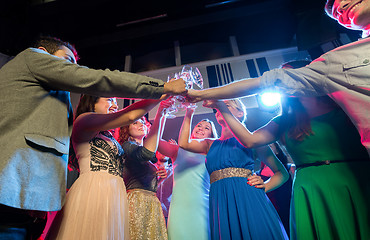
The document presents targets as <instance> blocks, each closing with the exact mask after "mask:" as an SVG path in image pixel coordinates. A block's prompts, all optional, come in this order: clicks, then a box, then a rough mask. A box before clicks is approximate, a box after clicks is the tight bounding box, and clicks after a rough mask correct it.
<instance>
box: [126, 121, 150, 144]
mask: <svg viewBox="0 0 370 240" xmlns="http://www.w3.org/2000/svg"><path fill="white" fill-rule="evenodd" d="M128 131H129V135H130V136H131V137H132V138H134V139H137V140H139V139H142V138H144V137H145V136H146V135H147V134H148V127H147V126H146V125H145V121H144V120H143V119H139V120H137V121H136V122H134V123H132V124H130V126H129V130H128Z"/></svg>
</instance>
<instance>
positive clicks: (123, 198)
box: [48, 131, 129, 240]
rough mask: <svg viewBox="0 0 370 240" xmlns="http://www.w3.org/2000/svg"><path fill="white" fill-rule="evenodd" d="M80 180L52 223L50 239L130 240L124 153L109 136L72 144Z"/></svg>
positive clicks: (72, 188) (71, 190)
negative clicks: (124, 180) (123, 173)
mask: <svg viewBox="0 0 370 240" xmlns="http://www.w3.org/2000/svg"><path fill="white" fill-rule="evenodd" d="M72 144H73V146H74V149H75V152H76V157H77V159H78V163H79V168H80V176H79V178H78V179H77V180H76V181H75V182H74V183H73V185H72V187H71V189H70V190H69V192H68V193H67V198H66V203H65V205H64V207H63V209H62V210H61V212H59V213H58V215H57V217H56V219H55V220H54V222H53V224H52V226H51V230H50V232H49V234H48V237H49V238H50V239H68V240H71V239H89V240H91V239H99V240H100V239H129V228H128V210H127V209H128V208H127V205H128V204H127V194H126V187H125V184H124V182H123V179H122V170H123V165H124V159H123V149H122V147H121V146H120V145H119V143H118V142H117V141H116V140H115V139H114V138H113V136H112V134H111V133H110V132H107V131H105V132H100V133H99V134H97V135H96V136H95V137H94V138H93V139H91V140H90V141H89V142H86V143H79V144H74V142H73V139H72Z"/></svg>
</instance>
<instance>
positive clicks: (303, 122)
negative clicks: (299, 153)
mask: <svg viewBox="0 0 370 240" xmlns="http://www.w3.org/2000/svg"><path fill="white" fill-rule="evenodd" d="M308 64H310V61H309V60H294V61H290V62H286V63H284V64H283V65H282V66H281V68H284V69H297V68H301V67H304V66H306V65H308ZM315 98H316V99H317V101H318V102H321V103H323V104H326V105H328V106H332V107H338V105H337V104H336V103H335V102H334V101H333V100H332V99H331V98H330V97H328V96H320V97H315ZM281 107H282V114H281V123H282V124H283V127H284V129H287V130H288V134H287V135H288V137H289V138H291V139H294V140H297V141H303V140H304V139H305V138H306V137H307V136H310V135H313V134H314V132H313V131H312V128H311V122H310V117H309V115H308V113H307V111H306V109H305V108H304V107H303V105H302V103H301V102H300V100H299V98H297V97H288V96H285V97H283V98H282V100H281ZM282 141H283V143H284V144H285V137H284V136H282Z"/></svg>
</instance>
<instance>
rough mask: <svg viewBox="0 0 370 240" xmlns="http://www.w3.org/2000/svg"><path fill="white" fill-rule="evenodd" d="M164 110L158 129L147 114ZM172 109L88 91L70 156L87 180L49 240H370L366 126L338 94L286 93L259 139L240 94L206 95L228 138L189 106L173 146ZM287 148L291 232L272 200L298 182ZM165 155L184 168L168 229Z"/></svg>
mask: <svg viewBox="0 0 370 240" xmlns="http://www.w3.org/2000/svg"><path fill="white" fill-rule="evenodd" d="M307 63H308V62H305V61H298V62H291V63H289V64H285V65H284V66H283V68H299V67H302V66H305V65H306V64H307ZM157 104H159V107H158V110H157V113H156V116H155V119H154V121H153V124H152V125H151V126H150V124H149V122H148V121H147V120H146V118H145V117H144V115H145V114H146V113H148V111H150V110H151V109H153V108H154V107H155V106H156V105H157ZM169 106H170V102H169V101H168V100H162V101H161V100H141V101H138V102H135V103H134V104H132V105H130V106H128V107H126V108H124V109H122V110H118V107H117V102H116V99H115V98H104V97H94V96H89V95H82V96H81V99H80V102H79V105H78V107H77V111H76V115H75V121H74V124H73V130H72V136H71V150H72V151H71V152H72V154H71V155H70V164H71V165H73V166H74V167H75V168H77V169H78V170H79V172H80V174H79V177H78V178H77V180H76V181H75V182H74V183H73V185H72V187H71V188H70V190H69V192H68V193H67V197H66V202H65V204H64V207H63V208H62V210H61V211H60V212H58V214H57V216H56V217H55V219H54V221H53V223H52V225H51V227H50V230H49V232H48V234H47V238H48V239H137V240H139V239H180V240H181V239H288V238H289V237H290V238H291V239H317V238H320V239H351V238H352V237H355V238H352V239H363V238H362V237H363V236H367V235H368V234H369V231H370V230H369V228H368V226H369V218H368V217H367V214H368V212H369V210H368V209H369V204H368V203H369V202H370V191H369V187H368V180H369V178H368V175H367V173H366V169H364V168H362V167H361V166H359V165H358V164H367V163H368V161H369V157H368V154H367V151H366V149H365V148H364V146H363V145H361V140H360V136H359V134H358V132H357V130H356V128H355V127H354V125H353V124H352V123H351V122H350V120H349V119H348V117H347V116H346V114H345V113H344V112H343V111H342V110H341V108H339V107H338V106H337V105H336V104H335V103H334V102H333V101H331V100H330V98H328V97H288V96H287V97H283V100H282V114H281V115H280V116H278V117H276V118H274V119H272V120H271V121H270V122H269V123H268V124H266V125H265V126H263V127H261V128H259V129H257V130H256V131H254V132H250V131H249V130H248V129H247V128H246V127H245V122H246V121H247V112H246V108H245V106H244V105H243V103H242V102H241V101H240V100H239V99H231V100H205V101H204V102H203V107H206V108H211V109H215V110H216V111H215V112H216V113H215V118H216V120H217V123H218V124H219V125H220V126H221V134H220V136H218V134H217V131H216V128H215V125H214V123H213V122H212V121H210V120H208V119H204V120H202V121H200V122H199V123H197V124H195V127H194V128H193V130H192V131H191V124H192V118H193V114H194V112H195V108H194V107H189V108H187V109H186V113H185V116H184V119H183V123H182V126H181V129H179V137H178V144H177V143H176V142H174V141H166V140H163V139H162V133H163V131H164V129H165V128H166V114H165V112H166V111H165V109H166V108H167V107H169ZM248 117H249V118H253V116H248ZM114 129H116V132H114ZM117 129H119V131H118V130H117ZM117 131H118V134H117ZM115 136H118V137H116V138H117V139H116V138H115ZM275 141H279V143H280V144H283V145H285V147H286V149H287V151H288V152H289V153H290V155H291V156H292V159H293V161H294V163H295V164H296V167H297V170H296V173H295V179H294V185H293V189H292V199H291V206H290V232H288V233H287V231H286V229H285V228H284V226H283V224H282V222H281V220H280V217H279V215H278V213H277V211H276V210H275V208H274V206H273V204H272V203H271V201H270V200H269V198H268V197H267V195H266V192H269V191H273V190H274V189H276V188H278V187H279V186H281V185H282V184H283V183H284V182H286V181H287V180H288V178H289V174H288V172H287V170H286V168H285V167H284V165H283V164H282V163H281V162H280V161H279V160H278V158H277V157H276V156H275V154H274V153H273V152H272V151H271V149H270V148H269V147H268V146H267V145H268V144H270V143H273V142H275ZM157 151H158V152H160V153H161V154H163V155H165V156H168V157H169V158H171V159H172V162H173V165H174V185H173V193H172V198H171V202H170V209H169V217H168V223H167V225H166V221H165V218H164V215H163V211H162V207H161V202H160V201H159V199H158V198H157V196H156V191H157V187H158V182H159V181H160V179H161V178H165V177H166V170H165V169H163V168H157V167H156V165H155V163H156V161H157V159H156V157H155V156H156V154H155V153H156V152H157ZM256 158H258V159H260V160H261V161H262V162H263V163H264V164H265V165H267V166H268V167H269V168H270V169H271V170H272V172H273V174H272V176H271V177H270V178H269V179H268V180H267V181H263V180H262V179H261V177H260V176H258V175H256V174H255V173H254V169H255V166H254V165H255V159H256ZM289 235H290V236H289Z"/></svg>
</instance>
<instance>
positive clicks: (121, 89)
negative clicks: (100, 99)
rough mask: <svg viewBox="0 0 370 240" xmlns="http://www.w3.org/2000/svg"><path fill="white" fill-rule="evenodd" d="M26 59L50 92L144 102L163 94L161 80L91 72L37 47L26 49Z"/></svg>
mask: <svg viewBox="0 0 370 240" xmlns="http://www.w3.org/2000/svg"><path fill="white" fill-rule="evenodd" d="M24 57H25V62H26V64H27V67H28V69H29V70H30V72H31V73H32V74H33V76H34V77H35V79H36V80H37V81H39V82H40V83H41V84H43V85H46V86H48V87H50V88H51V89H55V90H64V91H70V92H76V93H86V94H91V95H98V96H104V97H125V98H144V99H148V98H149V99H156V98H159V97H161V95H162V94H163V85H164V82H163V81H161V80H159V79H155V78H150V77H146V76H143V75H139V74H134V73H129V72H120V71H118V70H115V71H110V70H108V69H107V70H95V69H90V68H87V67H84V66H80V65H78V64H73V63H70V62H69V61H67V60H64V59H60V58H58V57H55V56H53V55H50V54H48V53H46V52H45V51H42V50H39V49H36V48H29V49H27V50H25V52H24Z"/></svg>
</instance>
